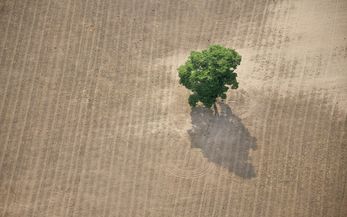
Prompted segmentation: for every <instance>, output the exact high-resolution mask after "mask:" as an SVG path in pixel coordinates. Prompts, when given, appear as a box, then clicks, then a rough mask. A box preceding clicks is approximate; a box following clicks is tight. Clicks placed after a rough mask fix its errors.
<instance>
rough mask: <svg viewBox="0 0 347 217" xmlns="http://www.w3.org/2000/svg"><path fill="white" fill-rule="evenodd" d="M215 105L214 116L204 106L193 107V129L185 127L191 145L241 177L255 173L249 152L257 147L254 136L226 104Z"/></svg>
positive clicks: (248, 177) (247, 177) (251, 176)
mask: <svg viewBox="0 0 347 217" xmlns="http://www.w3.org/2000/svg"><path fill="white" fill-rule="evenodd" d="M218 105H219V112H218V114H216V115H214V114H213V112H212V110H211V109H207V108H204V107H195V108H193V109H192V111H191V120H192V129H190V130H188V134H189V135H190V139H191V144H192V148H200V149H201V151H202V153H203V155H204V156H205V157H206V158H207V159H208V160H209V161H211V162H214V163H216V164H218V165H221V166H222V167H225V168H227V169H228V170H229V171H230V172H233V173H235V174H236V175H238V176H240V177H242V178H245V179H250V178H253V177H255V176H256V173H255V170H254V167H253V165H252V164H251V162H250V157H249V152H250V150H251V149H253V150H255V149H256V139H255V138H254V137H252V136H251V135H250V133H249V131H248V130H247V128H246V127H245V126H244V125H243V123H242V122H241V119H240V118H238V117H237V116H235V115H234V114H233V113H232V111H231V109H230V107H229V106H228V105H226V104H224V103H219V104H218Z"/></svg>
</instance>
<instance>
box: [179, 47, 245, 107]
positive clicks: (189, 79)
mask: <svg viewBox="0 0 347 217" xmlns="http://www.w3.org/2000/svg"><path fill="white" fill-rule="evenodd" d="M240 63H241V56H240V54H238V53H237V52H236V51H235V50H233V49H230V48H225V47H223V46H220V45H211V46H209V47H208V49H206V50H203V51H201V52H198V51H192V52H191V54H190V56H189V57H188V60H187V61H186V62H185V64H183V65H181V66H180V67H179V68H178V75H179V77H180V81H179V82H180V84H182V85H184V86H185V87H186V88H188V89H189V90H190V91H191V92H192V94H191V95H190V96H189V99H188V102H189V104H190V106H191V107H195V106H196V104H197V103H198V102H201V103H202V104H203V105H204V106H205V107H207V108H211V106H212V105H215V103H216V100H217V98H218V97H220V98H222V99H226V92H227V91H228V89H229V87H231V89H237V88H238V86H239V83H238V82H237V80H236V77H237V74H236V73H235V70H236V68H237V66H238V65H240ZM215 108H216V107H215Z"/></svg>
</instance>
